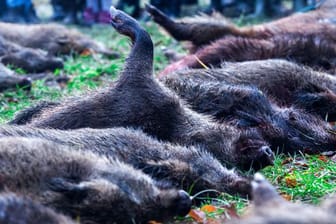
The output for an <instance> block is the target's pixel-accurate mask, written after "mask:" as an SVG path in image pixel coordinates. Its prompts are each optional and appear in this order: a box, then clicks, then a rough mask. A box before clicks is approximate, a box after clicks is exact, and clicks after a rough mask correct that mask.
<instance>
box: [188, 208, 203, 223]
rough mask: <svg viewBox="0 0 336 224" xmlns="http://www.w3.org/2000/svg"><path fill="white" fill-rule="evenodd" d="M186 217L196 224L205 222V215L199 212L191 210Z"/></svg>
mask: <svg viewBox="0 0 336 224" xmlns="http://www.w3.org/2000/svg"><path fill="white" fill-rule="evenodd" d="M188 215H189V216H190V217H191V218H192V219H193V220H195V221H196V222H198V223H205V222H206V215H205V213H204V212H203V211H201V210H197V209H191V210H190V212H189V214H188Z"/></svg>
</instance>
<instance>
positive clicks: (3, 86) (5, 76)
mask: <svg viewBox="0 0 336 224" xmlns="http://www.w3.org/2000/svg"><path fill="white" fill-rule="evenodd" d="M31 84H32V83H31V80H30V79H29V78H27V77H25V76H23V75H17V74H15V72H14V71H12V70H10V69H8V68H6V67H5V66H4V65H3V64H1V63H0V92H2V91H4V90H7V89H13V88H14V89H15V88H17V87H21V88H24V89H25V90H30V88H31Z"/></svg>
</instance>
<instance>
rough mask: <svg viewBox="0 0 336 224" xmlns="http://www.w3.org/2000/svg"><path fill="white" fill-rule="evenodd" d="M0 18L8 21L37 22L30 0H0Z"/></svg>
mask: <svg viewBox="0 0 336 224" xmlns="http://www.w3.org/2000/svg"><path fill="white" fill-rule="evenodd" d="M0 4H1V9H3V10H4V11H2V12H3V13H2V14H1V17H0V20H1V21H3V22H9V23H38V22H39V19H38V18H37V16H36V12H35V9H34V5H33V4H32V2H31V0H1V3H0Z"/></svg>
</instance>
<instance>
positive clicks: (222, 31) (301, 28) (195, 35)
mask: <svg viewBox="0 0 336 224" xmlns="http://www.w3.org/2000/svg"><path fill="white" fill-rule="evenodd" d="M335 9H336V6H335V3H334V2H333V0H327V1H326V2H325V3H323V4H322V5H321V7H319V8H318V9H317V10H314V11H310V12H307V13H296V14H293V15H290V16H288V17H285V18H281V19H278V20H275V21H271V22H267V23H263V24H257V25H253V26H247V27H241V28H240V27H237V26H236V25H234V24H233V23H231V22H230V21H229V20H228V19H227V18H225V17H222V16H219V15H218V14H215V15H214V16H196V17H195V18H187V19H182V21H179V22H176V21H173V20H172V19H170V18H169V17H168V16H166V15H165V14H164V13H163V12H161V11H160V10H159V9H157V8H156V7H155V6H152V5H149V4H147V5H146V10H147V12H148V13H149V14H150V15H151V16H152V18H153V20H154V21H155V22H156V23H158V24H159V25H160V26H162V27H163V28H164V29H165V30H166V31H168V33H169V34H170V35H171V36H172V37H174V38H175V39H176V40H179V41H190V42H191V43H192V44H193V47H192V49H194V50H196V49H199V48H200V47H201V46H203V45H207V44H210V43H211V42H213V41H216V40H218V39H220V38H223V37H226V36H234V37H242V38H254V39H266V38H270V37H274V36H277V35H282V34H288V33H301V34H316V33H319V32H320V31H322V32H325V33H328V30H326V28H329V29H330V28H331V29H334V28H332V27H329V26H327V27H325V24H323V23H327V25H332V22H330V21H332V20H333V19H334V18H335ZM328 21H329V22H328ZM333 32H335V31H333ZM330 38H333V37H332V36H330ZM333 39H334V38H333Z"/></svg>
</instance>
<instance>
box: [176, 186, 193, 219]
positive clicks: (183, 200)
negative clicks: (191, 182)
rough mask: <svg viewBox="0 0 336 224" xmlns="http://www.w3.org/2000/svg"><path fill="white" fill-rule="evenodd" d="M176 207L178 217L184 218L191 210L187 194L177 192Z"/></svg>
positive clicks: (180, 191) (181, 191)
mask: <svg viewBox="0 0 336 224" xmlns="http://www.w3.org/2000/svg"><path fill="white" fill-rule="evenodd" d="M176 206H177V208H176V211H177V215H178V216H185V215H187V214H188V213H189V211H190V209H191V198H190V196H189V194H188V193H187V192H185V191H183V190H179V192H178V199H177V201H176Z"/></svg>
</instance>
